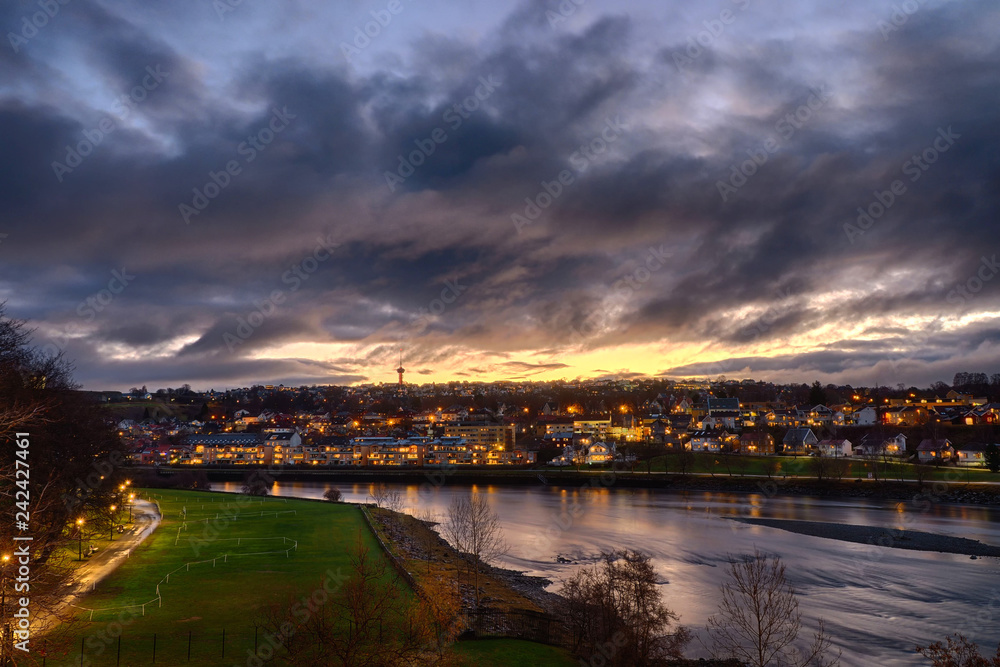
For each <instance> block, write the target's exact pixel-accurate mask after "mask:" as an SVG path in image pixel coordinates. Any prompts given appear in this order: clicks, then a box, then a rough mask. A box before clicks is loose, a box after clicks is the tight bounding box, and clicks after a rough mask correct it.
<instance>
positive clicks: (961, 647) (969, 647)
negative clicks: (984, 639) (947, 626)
mask: <svg viewBox="0 0 1000 667" xmlns="http://www.w3.org/2000/svg"><path fill="white" fill-rule="evenodd" d="M946 641H947V643H946V644H942V643H941V642H934V643H933V644H931V645H930V646H927V647H923V646H918V647H917V653H919V654H920V655H922V656H924V657H925V658H930V660H931V665H932V666H933V667H1000V646H997V652H996V654H995V655H994V656H993V657H989V658H988V657H984V656H983V655H981V654H980V653H979V646H978V645H977V644H976V643H975V642H973V641H970V640H969V639H968V638H966V637H965V636H964V635H962V634H956V635H954V636H953V637H951V636H949V637H947V639H946Z"/></svg>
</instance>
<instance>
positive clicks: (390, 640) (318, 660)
mask: <svg viewBox="0 0 1000 667" xmlns="http://www.w3.org/2000/svg"><path fill="white" fill-rule="evenodd" d="M350 563H351V564H350V570H349V573H348V575H346V576H345V577H344V579H345V580H344V581H342V582H341V581H337V582H336V583H337V588H335V589H334V590H333V591H332V592H331V593H330V594H329V596H328V597H326V596H322V595H321V594H317V593H316V592H315V591H314V593H313V597H312V599H313V600H316V599H317V597H319V599H323V600H325V602H323V603H322V604H320V605H319V606H316V605H312V604H310V605H307V606H305V607H303V605H302V603H301V602H300V601H296V600H294V599H289V601H288V602H286V603H284V604H281V603H279V604H274V605H270V606H267V607H265V608H263V609H262V610H260V612H259V613H258V615H257V617H256V622H255V624H256V625H257V627H260V628H263V629H264V631H265V632H268V633H270V634H273V635H277V636H279V637H282V638H283V639H284V641H283V644H282V646H281V649H280V651H278V652H276V654H275V656H274V661H275V662H277V663H278V664H285V665H334V666H344V667H353V666H354V665H381V666H384V667H396V666H399V667H402V666H404V665H414V664H432V663H434V662H437V661H438V660H440V658H441V657H442V656H443V653H444V649H445V647H446V646H447V644H448V643H450V641H451V640H452V639H454V635H453V634H448V633H447V628H448V627H449V626H451V625H452V623H451V619H452V618H453V617H454V616H455V615H456V614H457V605H456V603H455V601H454V595H453V594H452V593H451V591H450V589H448V588H447V587H437V586H436V584H435V588H434V596H433V600H434V601H433V603H432V602H431V601H430V599H429V598H430V596H428V598H423V599H418V598H416V596H410V595H408V594H407V593H406V591H405V589H406V584H405V583H403V582H401V581H400V580H399V579H398V578H397V577H396V575H395V572H394V571H393V570H392V568H391V567H390V566H389V563H388V561H387V560H386V559H385V558H384V557H382V556H381V554H379V553H378V552H376V553H372V552H371V551H370V549H369V548H368V547H367V546H366V545H365V543H364V542H363V541H362V539H361V534H360V533H358V539H357V542H356V543H355V545H354V546H353V547H352V548H351V551H350ZM317 590H320V589H317ZM323 590H326V588H325V587H324V589H323ZM289 626H291V627H292V628H293V630H292V631H291V632H289V630H288V628H289Z"/></svg>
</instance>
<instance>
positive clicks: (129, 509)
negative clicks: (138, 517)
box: [128, 493, 135, 523]
mask: <svg viewBox="0 0 1000 667" xmlns="http://www.w3.org/2000/svg"><path fill="white" fill-rule="evenodd" d="M134 500H135V494H134V493H130V494H128V522H129V523H132V502H133V501H134Z"/></svg>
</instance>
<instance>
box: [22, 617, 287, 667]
mask: <svg viewBox="0 0 1000 667" xmlns="http://www.w3.org/2000/svg"><path fill="white" fill-rule="evenodd" d="M266 646H270V647H272V649H273V650H274V653H278V652H279V650H278V649H279V648H280V647H278V646H276V645H275V642H274V641H273V640H272V639H271V638H270V636H269V635H265V632H264V630H263V628H257V627H253V626H244V627H240V628H216V629H204V628H201V627H196V628H192V629H190V630H184V631H180V632H157V633H135V634H132V633H130V632H129V631H128V627H125V628H124V629H123V630H121V632H120V633H119V634H117V636H110V635H109V634H108V633H106V632H105V633H99V634H93V635H90V636H87V637H84V638H81V640H80V643H79V644H75V645H74V646H64V647H56V646H54V645H52V644H47V645H46V646H45V647H37V648H36V647H33V652H35V653H36V658H37V660H38V664H42V663H43V662H44V664H45V667H50V666H52V667H70V666H72V667H80V666H81V665H84V666H86V667H123V666H126V665H129V666H133V667H138V666H139V665H164V666H165V667H171V666H173V665H184V664H188V663H190V664H192V665H222V664H226V665H243V664H248V660H249V657H250V655H252V654H254V653H256V652H257V649H258V647H260V648H261V652H262V653H266V652H268V651H267V649H266V648H264V647H266ZM40 648H41V649H43V650H44V654H42V655H38V654H41V653H42V651H39V649H40ZM251 664H257V663H256V662H254V661H251Z"/></svg>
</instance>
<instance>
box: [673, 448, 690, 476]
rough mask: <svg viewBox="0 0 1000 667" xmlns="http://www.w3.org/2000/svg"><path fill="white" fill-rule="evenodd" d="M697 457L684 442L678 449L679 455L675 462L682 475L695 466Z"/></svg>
mask: <svg viewBox="0 0 1000 667" xmlns="http://www.w3.org/2000/svg"><path fill="white" fill-rule="evenodd" d="M694 463H695V457H694V452H692V451H691V450H690V449H687V448H686V447H685V446H684V445H683V444H682V445H681V446H680V448H679V449H678V450H677V456H676V457H675V458H674V464H675V465H676V466H677V472H679V473H680V474H682V475H686V474H688V472H689V471H690V470H691V469H692V468H694Z"/></svg>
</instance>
